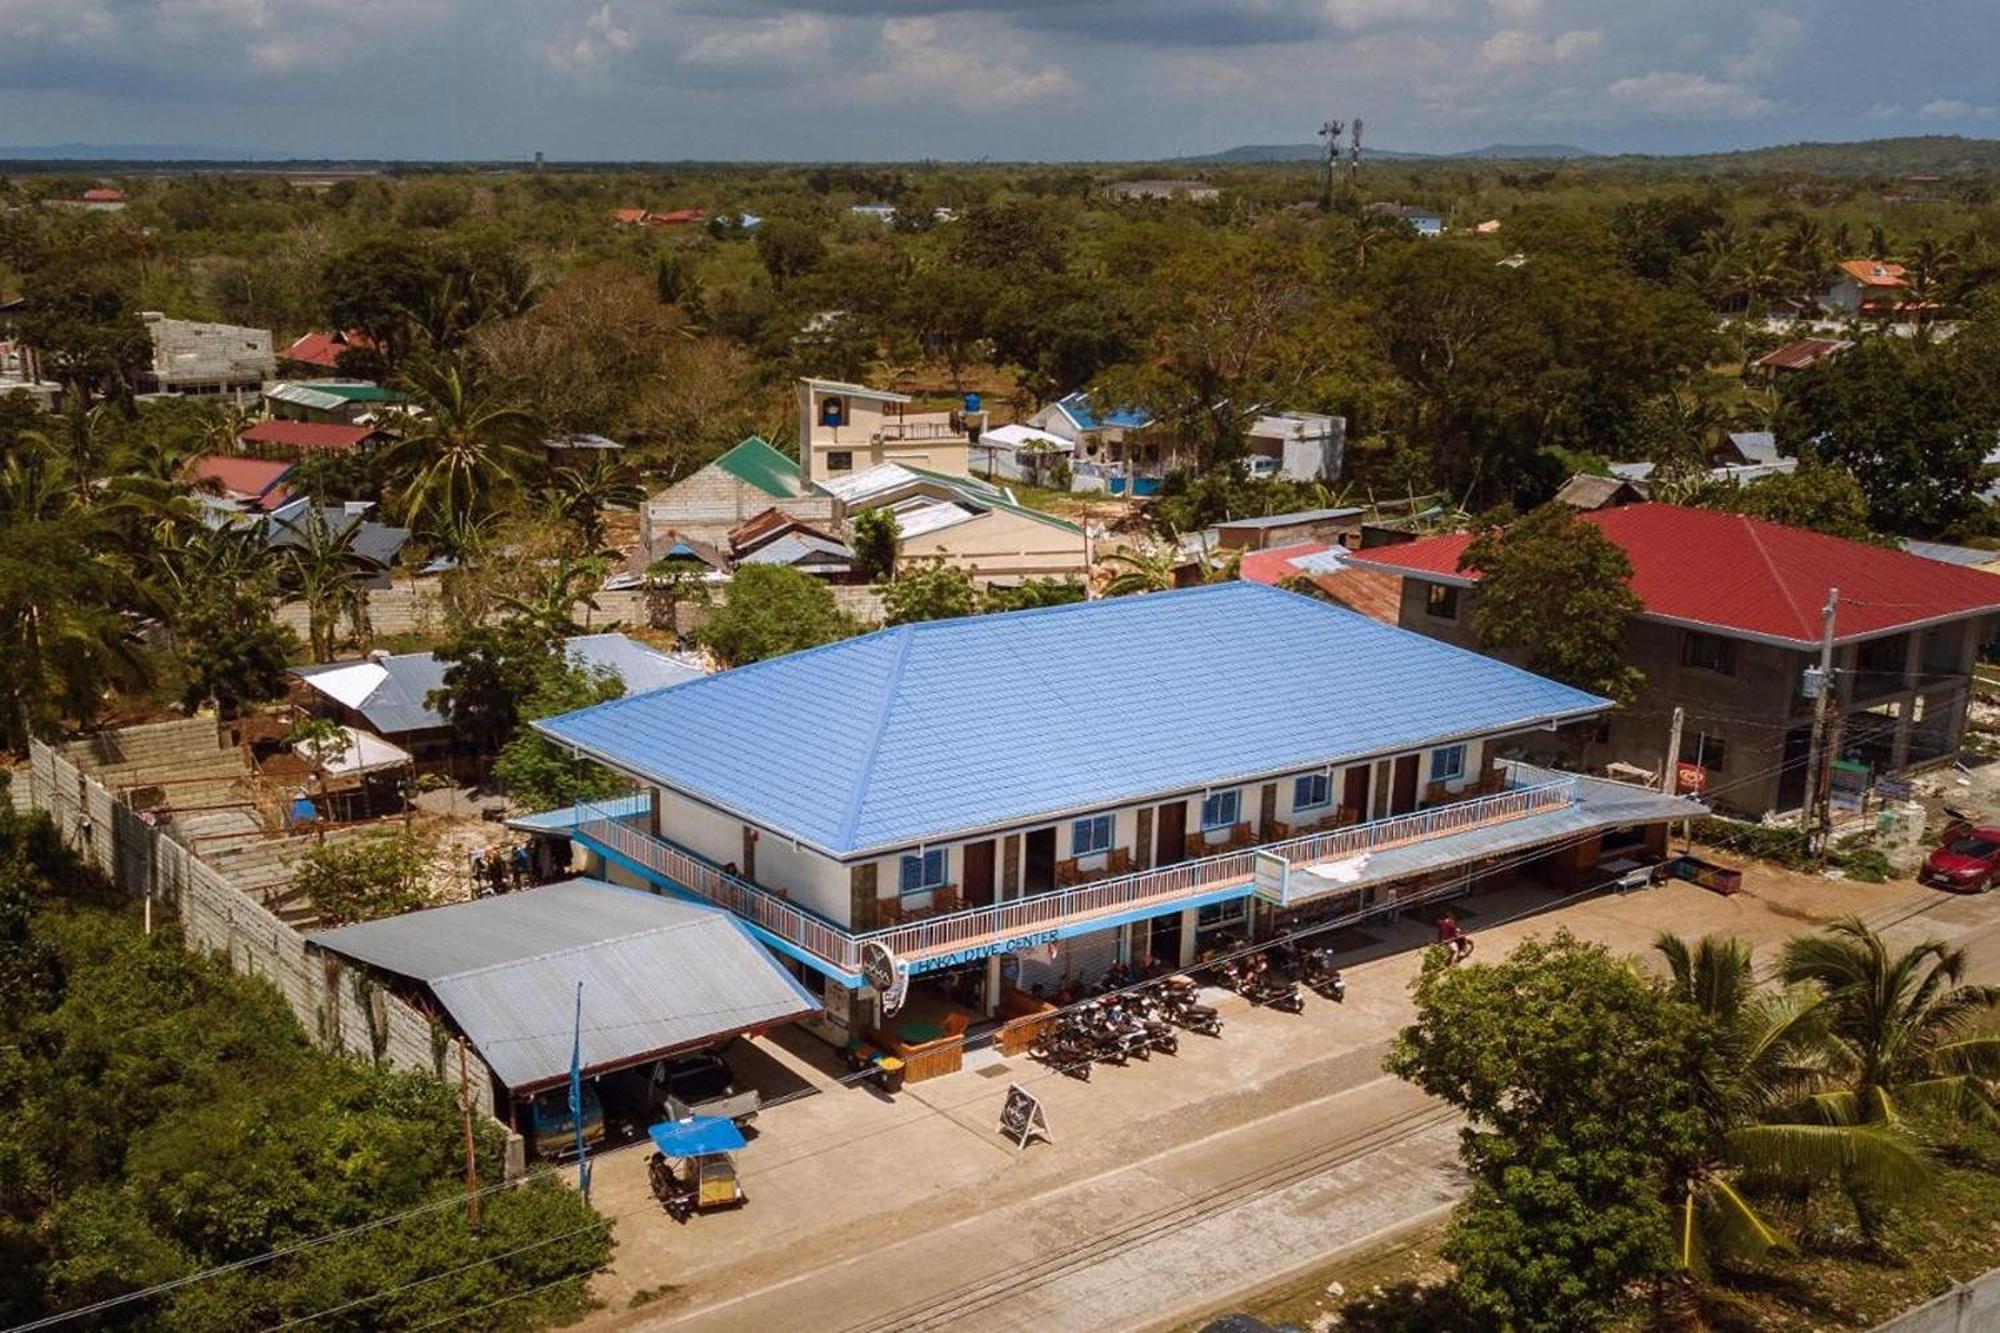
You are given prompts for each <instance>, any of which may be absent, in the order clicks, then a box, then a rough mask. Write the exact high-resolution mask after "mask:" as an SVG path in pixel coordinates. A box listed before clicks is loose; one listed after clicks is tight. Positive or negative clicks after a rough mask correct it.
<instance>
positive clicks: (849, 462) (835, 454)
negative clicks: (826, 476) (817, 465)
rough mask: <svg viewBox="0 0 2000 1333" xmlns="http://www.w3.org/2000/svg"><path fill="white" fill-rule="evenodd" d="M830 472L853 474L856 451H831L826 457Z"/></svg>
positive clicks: (827, 468)
mask: <svg viewBox="0 0 2000 1333" xmlns="http://www.w3.org/2000/svg"><path fill="white" fill-rule="evenodd" d="M826 470H827V471H828V472H851V471H853V470H854V451H853V450H851V449H831V450H828V451H827V455H826Z"/></svg>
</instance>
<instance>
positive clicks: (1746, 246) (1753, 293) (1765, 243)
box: [1729, 232, 1789, 311]
mask: <svg viewBox="0 0 2000 1333" xmlns="http://www.w3.org/2000/svg"><path fill="white" fill-rule="evenodd" d="M1787 269H1788V266H1787V264H1786V262H1785V253H1784V249H1783V248H1782V247H1781V246H1780V245H1779V244H1778V242H1777V241H1776V240H1774V239H1773V238H1772V237H1771V235H1770V234H1769V233H1768V232H1758V233H1757V234H1756V235H1754V236H1752V237H1750V238H1749V239H1748V240H1747V241H1745V242H1744V243H1743V244H1742V245H1741V246H1739V247H1738V248H1737V250H1736V252H1735V254H1734V255H1733V256H1732V258H1731V262H1730V268H1729V275H1730V276H1729V293H1730V295H1732V296H1736V297H1740V298H1742V301H1743V308H1744V310H1746V311H1749V310H1752V309H1757V308H1761V307H1762V306H1763V305H1765V304H1766V303H1767V302H1769V301H1770V299H1771V298H1772V297H1774V296H1780V295H1783V294H1784V291H1785V288H1786V286H1787V285H1788V282H1787V279H1788V276H1789V275H1788V271H1787Z"/></svg>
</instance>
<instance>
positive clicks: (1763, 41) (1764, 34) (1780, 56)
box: [1722, 9, 1806, 81]
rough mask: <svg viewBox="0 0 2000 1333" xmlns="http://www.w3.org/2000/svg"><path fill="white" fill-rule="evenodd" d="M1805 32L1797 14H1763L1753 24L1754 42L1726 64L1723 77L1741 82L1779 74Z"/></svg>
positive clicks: (1725, 62) (1764, 12) (1768, 11)
mask: <svg viewBox="0 0 2000 1333" xmlns="http://www.w3.org/2000/svg"><path fill="white" fill-rule="evenodd" d="M1805 29H1806V25H1805V24H1804V23H1802V22H1800V21H1799V18H1798V16H1797V15H1795V14H1787V13H1785V12H1784V11H1782V10H1777V9H1766V10H1761V11H1759V12H1758V13H1757V14H1756V16H1755V17H1753V18H1752V19H1751V21H1750V38H1749V41H1748V43H1747V44H1746V45H1745V46H1744V48H1743V50H1742V51H1741V52H1739V53H1738V54H1736V55H1734V56H1731V57H1730V58H1729V59H1728V60H1725V61H1723V62H1722V72H1723V74H1724V75H1725V76H1726V77H1728V78H1731V79H1736V80H1739V81H1741V80H1749V79H1760V78H1764V77H1766V76H1768V75H1770V74H1773V73H1776V72H1777V71H1778V69H1779V68H1780V66H1781V64H1782V62H1783V61H1784V58H1785V57H1786V56H1788V55H1790V54H1791V53H1792V51H1793V49H1794V48H1796V47H1797V46H1798V44H1799V39H1800V38H1801V37H1803V36H1804V35H1805Z"/></svg>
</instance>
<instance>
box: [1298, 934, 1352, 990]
mask: <svg viewBox="0 0 2000 1333" xmlns="http://www.w3.org/2000/svg"><path fill="white" fill-rule="evenodd" d="M1333 958H1334V954H1333V950H1332V949H1330V948H1327V947H1326V946H1324V945H1321V946H1320V947H1318V948H1313V949H1306V950H1303V951H1302V952H1301V953H1300V954H1299V966H1298V976H1299V980H1301V981H1303V982H1305V984H1306V985H1308V986H1310V987H1312V988H1313V989H1314V990H1315V991H1317V992H1318V993H1319V994H1320V995H1322V996H1324V997H1325V998H1327V999H1329V1000H1332V1001H1333V1002H1334V1003H1335V1004H1339V1003H1340V1002H1341V1001H1342V1000H1344V999H1346V998H1347V981H1346V979H1345V978H1343V977H1342V976H1341V975H1340V968H1339V967H1337V966H1336V965H1335V964H1334V961H1333Z"/></svg>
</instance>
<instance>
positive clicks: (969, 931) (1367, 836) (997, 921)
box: [577, 776, 1576, 974]
mask: <svg viewBox="0 0 2000 1333" xmlns="http://www.w3.org/2000/svg"><path fill="white" fill-rule="evenodd" d="M1575 800H1576V779H1575V778H1573V777H1567V776H1566V777H1561V778H1557V779H1555V780H1553V781H1549V782H1542V783H1537V784H1535V785H1533V786H1525V787H1514V788H1511V789H1508V790H1506V791H1501V792H1496V793H1494V794H1492V795H1489V796H1480V797H1475V798H1473V799H1471V800H1465V801H1454V802H1452V803H1450V804H1448V805H1439V806H1433V807H1431V808H1430V809H1427V810H1418V811H1415V812H1413V813H1411V814H1406V815H1395V816H1391V817H1390V818H1387V819H1377V820H1373V821H1371V822H1369V823H1366V824H1352V825H1349V826H1348V827H1346V828H1341V829H1333V830H1331V831H1328V832H1325V833H1313V834H1308V835H1306V836H1304V837H1299V838H1290V839H1287V840H1285V841H1283V842H1275V843H1265V844H1262V845H1260V846H1255V847H1244V848H1237V849H1232V850H1229V851H1226V852H1222V853H1220V854H1218V855H1215V856H1208V857H1203V858H1201V859H1199V860H1194V861H1183V862H1181V863H1180V864H1178V865H1171V866H1161V867H1159V868H1157V869H1153V870H1140V871H1135V872H1133V873H1131V874H1127V875H1118V876H1115V877H1113V878H1110V879H1101V880H1097V881H1096V882H1094V883H1090V884H1081V885H1078V886H1076V887H1074V888H1068V889H1061V890H1058V891H1055V892H1052V893H1038V894H1033V895H1031V896H1029V897H1025V898H1016V899H1013V900H1012V901H1009V902H1003V903H995V904H993V905H992V906H989V907H973V908H967V909H965V910H964V911H959V912H952V913H949V914H946V915H941V916H935V917H930V918H927V919H925V920H921V921H912V922H906V923H904V924H901V925H896V926H888V927H884V928H882V929H879V930H872V931H865V932H861V933H859V934H856V933H851V932H849V931H847V930H844V929H842V928H841V927H839V926H836V925H834V924H832V923H831V922H828V921H826V920H824V919H823V918H821V917H818V916H815V915H814V914H812V913H811V912H807V911H804V910H803V909H801V908H799V907H796V906H794V905H793V904H791V903H789V902H787V901H786V900H785V899H784V898H782V897H780V896H779V895H777V894H774V893H772V892H771V891H769V890H768V889H762V888H759V887H757V886H756V885H754V884H751V883H749V882H748V881H745V880H743V879H740V878H738V877H736V876H734V875H731V874H729V873H727V872H725V871H723V870H720V869H718V868H717V867H715V866H714V865H711V864H710V863H709V862H707V861H704V860H702V859H701V858H700V857H697V856H695V855H693V854H691V853H689V852H687V851H684V850H682V849H681V848H679V847H676V846H674V845H673V844H671V843H669V842H665V841H663V840H661V839H659V838H655V837H652V836H651V835H649V834H647V833H645V832H643V831H641V830H640V829H638V828H635V827H633V826H632V825H631V824H629V823H625V822H623V821H621V820H618V819H616V818H613V817H612V816H611V815H609V814H608V813H606V812H604V811H601V810H598V809H597V808H596V807H593V806H579V807H578V821H577V832H578V833H579V834H580V835H581V836H583V837H586V838H589V839H591V840H592V841H595V842H597V843H598V844H600V845H601V846H604V847H606V848H608V849H610V850H611V851H613V852H616V853H617V854H618V855H619V856H621V857H623V858H625V859H626V860H628V861H631V862H632V863H633V864H635V865H638V866H640V867H642V868H644V869H646V870H649V871H652V872H653V873H655V874H658V875H660V876H662V877H664V878H666V879H668V880H671V881H672V882H673V883H675V884H678V885H680V886H681V887H683V888H685V889H687V890H689V891H690V892H693V893H695V894H698V895H700V896H701V897H703V898H706V899H708V900H709V901H711V902H714V903H716V904H718V905H719V906H722V907H726V908H728V909H729V910H730V911H731V912H734V913H735V914H736V915H738V916H740V917H742V918H743V919H744V920H746V921H749V922H750V923H752V924H753V925H756V926H757V927H759V928H760V929H762V930H764V931H766V932H768V933H770V934H771V935H773V936H775V937H776V938H778V939H781V940H784V941H786V942H787V943H789V944H792V945H794V946H796V947H798V948H800V949H803V950H805V951H806V952H808V953H810V954H812V955H814V956H815V957H818V958H821V959H824V960H825V961H827V962H829V963H832V964H833V965H835V966H836V967H838V968H839V969H840V970H841V971H843V972H847V973H849V974H852V973H855V972H858V971H859V970H860V966H861V946H862V945H863V944H864V943H865V942H868V941H871V940H872V941H876V942H879V943H881V944H884V945H886V946H888V949H889V951H890V952H891V953H893V954H895V955H896V956H897V957H898V958H903V959H906V960H908V961H909V962H911V963H912V964H913V965H914V966H916V967H917V968H918V969H919V970H922V969H923V967H924V965H925V964H926V963H929V964H930V965H931V966H936V965H938V963H939V962H940V961H941V960H943V959H946V958H949V957H950V956H952V955H956V954H965V955H968V956H969V957H977V956H983V955H984V954H987V953H994V952H1003V951H1011V950H1012V949H1014V948H1028V947H1032V946H1033V945H1035V944H1038V943H1041V942H1042V940H1041V938H1040V937H1042V936H1045V935H1047V934H1048V933H1049V932H1051V931H1054V930H1056V929H1057V928H1059V927H1065V926H1076V925H1080V924H1082V925H1087V924H1088V923H1089V922H1090V921H1091V920H1092V919H1093V918H1099V917H1112V916H1120V915H1124V914H1127V913H1130V912H1133V911H1142V910H1144V909H1145V908H1147V907H1155V906H1159V907H1164V906H1166V905H1167V904H1170V903H1172V902H1174V901H1176V900H1179V899H1186V898H1192V897H1196V896H1198V895H1200V894H1203V893H1211V892H1215V891H1217V890H1221V889H1227V888H1232V887H1236V886H1242V887H1243V889H1244V890H1245V892H1246V893H1247V892H1248V891H1249V888H1250V886H1251V885H1252V883H1253V882H1254V880H1255V876H1256V864H1257V858H1258V856H1259V855H1260V854H1262V855H1267V856H1278V857H1282V858H1283V859H1284V860H1286V861H1288V862H1291V863H1293V864H1295V865H1312V864H1316V863H1318V862H1322V861H1333V860H1341V859H1344V858H1347V857H1351V856H1357V855H1360V854H1361V853H1364V852H1373V851H1381V850H1385V849H1387V848H1390V847H1401V846H1407V845H1408V844H1410V843H1415V842H1421V841H1423V840H1425V839H1427V838H1435V837H1442V836H1444V835H1446V834H1451V833H1460V832H1464V831H1466V830H1468V829H1474V828H1482V827H1485V826H1487V825H1491V824H1498V823H1504V822H1506V821H1508V820H1514V819H1521V818H1525V817H1527V816H1531V815H1538V814H1545V813H1547V812H1549V811H1552V810H1558V809H1562V808H1563V807H1565V806H1568V805H1571V804H1573V803H1574V802H1575Z"/></svg>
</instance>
